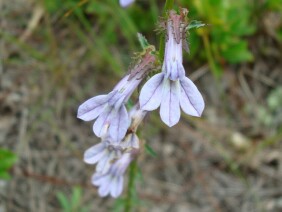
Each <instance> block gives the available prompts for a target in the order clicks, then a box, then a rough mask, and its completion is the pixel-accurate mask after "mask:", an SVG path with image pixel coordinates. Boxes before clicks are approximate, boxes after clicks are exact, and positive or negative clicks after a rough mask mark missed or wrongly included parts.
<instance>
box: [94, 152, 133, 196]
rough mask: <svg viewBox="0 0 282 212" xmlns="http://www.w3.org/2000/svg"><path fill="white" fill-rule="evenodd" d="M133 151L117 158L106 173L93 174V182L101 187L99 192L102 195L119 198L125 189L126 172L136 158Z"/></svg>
mask: <svg viewBox="0 0 282 212" xmlns="http://www.w3.org/2000/svg"><path fill="white" fill-rule="evenodd" d="M133 155H134V154H133V153H132V152H126V153H124V154H123V155H122V156H121V158H119V159H118V160H116V161H115V162H114V163H113V164H112V166H111V167H110V168H109V170H108V172H107V173H105V174H102V173H95V174H94V175H93V176H92V183H93V184H94V185H96V186H98V187H99V190H98V193H99V195H100V196H101V197H105V196H107V195H109V194H110V195H111V196H112V197H114V198H117V197H118V196H119V195H120V194H121V192H122V190H123V181H124V176H123V175H124V173H125V171H126V169H127V167H128V165H129V164H130V162H131V161H132V160H133V159H134V157H133Z"/></svg>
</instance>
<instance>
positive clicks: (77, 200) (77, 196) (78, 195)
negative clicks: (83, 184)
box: [71, 187, 81, 208]
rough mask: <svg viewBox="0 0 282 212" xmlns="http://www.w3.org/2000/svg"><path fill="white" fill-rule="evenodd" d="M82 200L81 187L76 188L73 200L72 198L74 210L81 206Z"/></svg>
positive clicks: (73, 192)
mask: <svg viewBox="0 0 282 212" xmlns="http://www.w3.org/2000/svg"><path fill="white" fill-rule="evenodd" d="M80 199H81V189H80V188H79V187H74V188H73V189H72V198H71V203H72V206H73V208H75V207H78V206H79V204H80Z"/></svg>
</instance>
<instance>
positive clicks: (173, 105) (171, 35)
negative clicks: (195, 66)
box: [139, 10, 205, 127]
mask: <svg viewBox="0 0 282 212" xmlns="http://www.w3.org/2000/svg"><path fill="white" fill-rule="evenodd" d="M185 12H186V10H182V11H181V14H180V15H177V14H176V13H175V12H174V11H171V12H170V16H169V19H168V21H167V24H166V27H167V41H166V46H165V58H164V63H163V66H162V72H161V73H159V74H156V75H155V76H153V77H152V78H151V79H150V80H148V82H147V83H146V84H145V85H144V86H143V88H142V90H141V93H140V97H139V101H140V107H141V109H142V110H147V111H152V110H155V109H157V108H158V107H159V106H160V116H161V119H162V121H163V122H164V123H165V124H167V125H168V126H169V127H171V126H173V125H175V124H177V123H178V122H179V119H180V107H181V109H182V110H183V111H184V112H185V113H186V114H188V115H192V116H197V117H200V116H201V114H202V112H203V110H204V105H205V104H204V100H203V97H202V95H201V94H200V92H199V91H198V89H197V87H196V86H195V85H194V83H193V82H192V81H191V80H190V79H189V78H187V77H186V76H185V70H184V67H183V64H182V57H183V56H182V48H183V39H182V38H183V36H185V23H184V22H183V21H184V17H185Z"/></svg>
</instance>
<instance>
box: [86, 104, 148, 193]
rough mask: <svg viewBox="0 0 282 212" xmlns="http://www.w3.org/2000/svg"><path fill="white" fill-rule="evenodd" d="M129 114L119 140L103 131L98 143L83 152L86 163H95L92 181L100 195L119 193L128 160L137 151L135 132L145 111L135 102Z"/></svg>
mask: <svg viewBox="0 0 282 212" xmlns="http://www.w3.org/2000/svg"><path fill="white" fill-rule="evenodd" d="M129 114H130V119H131V120H132V121H131V124H130V127H129V128H128V130H127V134H126V136H125V137H124V138H123V140H122V141H121V142H114V141H113V140H111V137H110V136H108V133H105V135H104V136H103V137H102V141H101V142H100V143H98V144H96V145H94V146H92V147H90V148H89V149H87V150H86V151H85V153H84V161H85V162H86V163H88V164H96V163H97V166H96V172H95V174H94V175H93V177H92V183H93V184H94V185H95V186H98V187H99V190H98V192H99V195H100V196H101V197H105V196H107V195H108V194H110V195H111V196H112V197H115V198H116V197H118V196H119V195H120V194H121V192H122V189H123V175H124V173H125V171H126V169H127V167H128V165H129V164H130V162H131V161H132V160H133V159H134V158H135V157H136V155H137V154H138V153H139V139H138V137H137V135H136V133H135V132H136V130H137V127H138V125H139V124H140V123H141V121H142V119H143V118H144V116H145V115H146V111H142V110H141V109H140V107H139V104H136V105H135V106H134V107H133V108H131V110H130V112H129Z"/></svg>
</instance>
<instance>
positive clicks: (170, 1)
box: [159, 0, 174, 62]
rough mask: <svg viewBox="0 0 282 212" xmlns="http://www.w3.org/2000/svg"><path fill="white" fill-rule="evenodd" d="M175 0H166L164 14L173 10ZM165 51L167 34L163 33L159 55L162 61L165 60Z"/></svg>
mask: <svg viewBox="0 0 282 212" xmlns="http://www.w3.org/2000/svg"><path fill="white" fill-rule="evenodd" d="M173 4H174V0H166V1H165V6H164V10H163V16H164V17H166V16H167V11H169V10H171V9H172V8H173ZM164 51H165V35H164V34H161V36H160V45H159V57H160V61H161V62H162V61H163V60H164Z"/></svg>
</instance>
